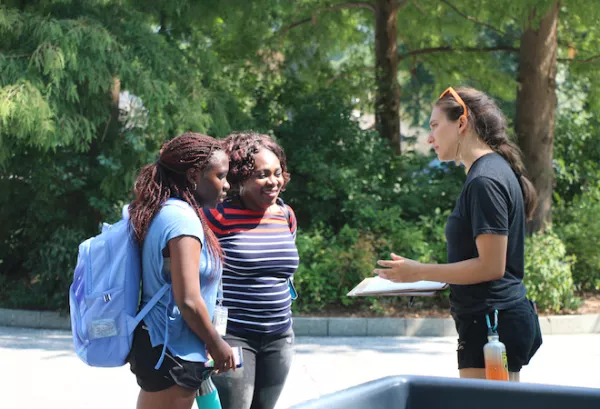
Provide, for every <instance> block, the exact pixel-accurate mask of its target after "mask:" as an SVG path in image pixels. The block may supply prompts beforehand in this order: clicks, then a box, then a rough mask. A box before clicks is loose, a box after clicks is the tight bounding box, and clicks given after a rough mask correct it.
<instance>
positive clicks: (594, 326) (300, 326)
mask: <svg viewBox="0 0 600 409" xmlns="http://www.w3.org/2000/svg"><path fill="white" fill-rule="evenodd" d="M0 326H7V327H24V328H41V329H63V330H69V329H70V328H71V322H70V318H69V316H68V315H66V314H60V313H57V312H53V311H28V310H12V309H3V308H0ZM540 327H541V328H542V333H543V334H544V335H560V334H600V314H586V315H554V316H546V317H540ZM294 332H295V333H296V335H297V336H314V337H397V336H398V337H399V336H405V337H446V336H456V330H455V328H454V321H453V320H452V318H336V317H322V318H321V317H295V318H294Z"/></svg>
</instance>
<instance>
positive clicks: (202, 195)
mask: <svg viewBox="0 0 600 409" xmlns="http://www.w3.org/2000/svg"><path fill="white" fill-rule="evenodd" d="M228 170H229V158H228V157H227V155H226V154H225V152H224V151H223V150H222V148H221V146H220V144H219V142H218V141H216V140H215V139H213V138H211V137H209V136H205V135H201V134H196V133H187V134H184V135H181V136H178V137H176V138H174V139H173V140H171V141H169V142H167V143H165V144H164V145H163V147H162V149H161V151H160V156H159V159H158V160H157V161H156V163H153V164H150V165H147V166H146V167H144V168H143V169H142V170H141V172H140V174H139V175H138V177H137V180H136V182H135V186H134V193H135V200H134V201H133V202H132V203H131V205H130V207H129V213H130V218H131V222H132V225H133V228H134V231H135V235H136V238H137V240H138V241H139V242H140V243H141V245H142V307H143V305H144V304H146V303H147V302H148V301H149V300H150V299H151V298H152V297H153V296H154V295H155V294H156V293H157V292H158V291H159V289H160V288H161V287H163V285H165V284H170V285H171V288H169V290H168V291H167V292H166V293H165V295H164V296H163V297H162V299H160V301H159V302H158V303H157V304H156V306H154V307H153V308H152V309H151V310H150V312H149V313H148V315H146V317H145V318H144V320H143V322H142V323H140V325H139V326H138V328H137V329H136V331H135V335H134V340H133V346H132V349H131V352H130V355H129V362H130V364H131V370H132V372H133V373H134V374H135V375H136V377H137V382H138V384H139V385H140V387H141V389H142V390H141V391H140V395H139V397H138V403H137V407H138V409H148V408H167V407H168V408H176V409H189V408H191V407H192V404H193V402H194V398H195V395H196V391H197V390H198V388H199V386H200V383H201V382H202V381H203V379H204V377H205V375H206V372H205V370H204V362H205V361H207V353H209V354H210V355H211V356H212V358H213V359H214V361H215V367H216V369H218V370H219V371H227V370H229V369H231V368H233V366H234V356H233V351H232V349H231V347H230V346H229V345H228V344H227V343H226V342H225V341H224V340H223V339H222V338H221V336H220V335H219V334H218V332H217V331H216V330H215V328H214V326H213V324H212V316H213V312H214V309H215V305H216V298H217V289H218V285H219V281H220V279H221V271H222V260H221V259H222V256H221V248H220V246H219V243H218V241H217V239H216V237H215V235H214V234H213V233H212V232H211V231H210V229H208V228H207V227H206V224H205V222H204V220H203V217H202V215H201V214H200V213H199V209H200V207H202V206H211V207H214V206H216V205H217V203H219V202H221V201H222V200H223V198H224V194H225V192H226V191H227V190H228V189H229V184H228V182H227V179H226V177H227V172H228Z"/></svg>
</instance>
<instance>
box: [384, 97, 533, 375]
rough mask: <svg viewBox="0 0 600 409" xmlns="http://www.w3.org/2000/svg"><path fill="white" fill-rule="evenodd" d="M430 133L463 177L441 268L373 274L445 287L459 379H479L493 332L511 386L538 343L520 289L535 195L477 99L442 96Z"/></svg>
mask: <svg viewBox="0 0 600 409" xmlns="http://www.w3.org/2000/svg"><path fill="white" fill-rule="evenodd" d="M429 125H430V127H431V132H430V134H429V138H428V142H429V144H431V145H432V146H433V149H434V150H435V152H436V153H437V155H438V158H439V159H440V160H441V161H455V162H456V163H457V164H458V163H462V164H463V165H464V166H465V168H466V170H467V178H466V181H465V184H464V186H463V189H462V192H461V193H460V196H459V197H458V199H457V201H456V206H455V208H454V211H453V212H452V213H451V214H450V216H449V217H448V222H447V224H446V240H447V243H448V264H423V263H418V262H416V261H413V260H409V259H406V258H403V257H400V256H397V255H395V254H392V255H391V257H392V260H380V261H379V265H381V266H382V267H387V268H382V269H376V270H375V273H377V274H379V276H380V277H382V278H388V279H390V280H392V281H395V282H414V281H420V280H430V281H441V282H445V283H449V284H450V291H451V296H450V305H451V313H452V316H453V318H454V320H455V322H456V329H457V331H458V337H459V343H458V349H457V352H458V368H459V371H460V376H461V377H465V378H485V370H484V368H485V363H484V356H483V347H484V345H485V344H486V343H487V342H488V338H487V334H488V330H490V329H491V330H494V329H497V332H498V334H499V335H500V341H502V342H503V343H504V344H505V345H506V354H507V358H508V359H507V360H508V362H507V366H508V371H509V373H510V379H511V380H515V381H517V380H519V379H520V378H519V372H520V370H521V367H522V366H523V365H527V364H528V363H529V360H530V359H531V357H532V356H533V355H534V354H535V352H536V351H537V349H538V348H539V347H540V345H541V343H542V337H541V331H540V326H539V320H538V317H537V313H536V311H535V307H534V305H533V303H531V302H530V301H529V300H527V298H526V291H525V286H524V285H523V277H524V273H525V272H524V269H525V267H524V256H525V254H524V253H525V249H524V245H525V223H526V220H527V219H529V218H531V216H532V214H533V211H534V209H535V206H536V194H535V190H534V188H533V185H532V184H531V182H530V181H529V180H528V179H527V178H526V177H525V176H524V173H525V166H524V165H523V161H522V159H521V153H520V151H519V149H518V148H517V147H516V146H515V145H514V144H513V143H512V142H511V141H510V140H509V138H508V135H507V123H506V118H505V117H504V115H503V114H502V112H501V111H500V109H499V108H498V106H497V105H496V103H495V102H494V101H493V100H492V99H491V98H490V97H488V96H487V95H486V94H484V93H483V92H480V91H477V90H474V89H471V88H462V89H457V90H454V89H453V88H448V89H447V90H446V91H445V92H444V93H443V94H442V95H441V96H440V98H439V100H438V101H437V102H436V104H435V106H434V108H433V111H432V113H431V118H430V121H429ZM496 311H497V312H498V314H497V315H496V314H495V313H496ZM486 316H487V319H486ZM496 316H497V317H498V319H497V321H496V320H495V317H496ZM488 320H489V324H488ZM488 326H489V327H491V328H488ZM496 326H497V328H496Z"/></svg>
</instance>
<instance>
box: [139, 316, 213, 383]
mask: <svg viewBox="0 0 600 409" xmlns="http://www.w3.org/2000/svg"><path fill="white" fill-rule="evenodd" d="M162 350H163V346H162V345H158V346H156V347H152V343H151V342H150V334H149V333H148V330H147V329H146V326H145V325H144V323H143V322H142V323H140V325H138V327H137V328H136V329H135V332H134V337H133V345H132V347H131V352H129V357H128V358H127V360H128V362H129V364H130V366H131V372H133V373H134V374H135V376H136V378H137V383H138V385H139V386H140V388H142V389H143V390H144V391H146V392H160V391H162V390H165V389H168V388H170V387H171V386H173V385H179V386H181V387H183V388H186V389H189V390H197V389H198V388H200V384H201V383H202V381H203V380H205V379H206V377H207V376H208V375H209V374H210V371H207V370H206V369H205V368H204V362H190V361H186V360H183V359H181V358H179V357H176V356H173V355H171V353H170V352H169V350H168V349H167V351H166V354H165V359H164V361H163V363H162V365H161V366H160V368H159V369H158V370H157V369H154V367H155V366H156V363H157V362H158V360H159V359H160V355H161V353H162Z"/></svg>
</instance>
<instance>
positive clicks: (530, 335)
mask: <svg viewBox="0 0 600 409" xmlns="http://www.w3.org/2000/svg"><path fill="white" fill-rule="evenodd" d="M493 315H494V314H490V320H491V322H492V323H493ZM454 321H455V324H456V331H457V332H458V349H457V355H458V369H466V368H485V361H484V358H483V347H484V345H485V344H486V343H487V342H488V338H487V335H488V327H487V323H486V319H485V314H479V315H463V316H458V317H454ZM498 335H499V336H500V341H501V342H502V343H503V344H504V345H505V346H506V356H507V359H508V370H509V371H510V372H519V371H520V370H521V368H522V367H523V366H525V365H527V364H528V363H529V360H530V359H531V358H532V357H533V356H534V355H535V353H536V352H537V350H538V349H539V347H540V346H541V345H542V331H541V329H540V322H539V318H538V315H537V312H536V311H535V308H534V305H533V303H532V302H531V301H529V300H527V299H523V301H522V302H520V303H518V304H517V305H515V306H514V307H512V308H509V309H507V310H501V311H498Z"/></svg>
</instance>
